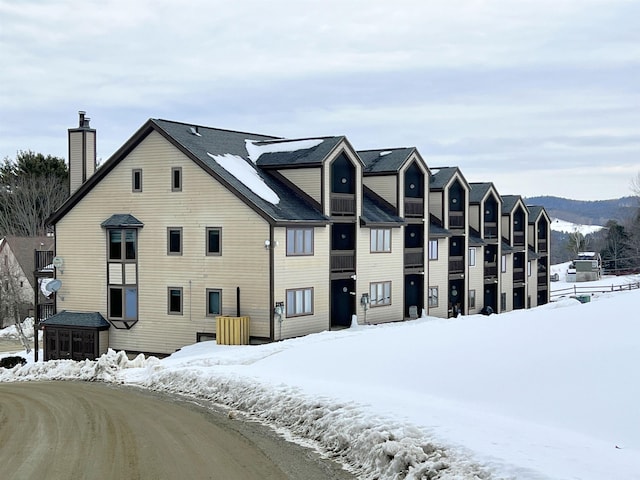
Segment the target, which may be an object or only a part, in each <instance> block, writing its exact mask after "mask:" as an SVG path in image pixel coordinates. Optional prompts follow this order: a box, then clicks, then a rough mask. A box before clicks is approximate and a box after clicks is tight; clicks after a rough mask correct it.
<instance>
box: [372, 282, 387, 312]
mask: <svg viewBox="0 0 640 480" xmlns="http://www.w3.org/2000/svg"><path fill="white" fill-rule="evenodd" d="M369 301H370V305H371V306H372V307H382V306H384V305H391V282H373V283H370V284H369Z"/></svg>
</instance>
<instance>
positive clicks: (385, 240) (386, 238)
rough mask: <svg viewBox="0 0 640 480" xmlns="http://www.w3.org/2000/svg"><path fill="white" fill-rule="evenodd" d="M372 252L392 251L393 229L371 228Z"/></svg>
mask: <svg viewBox="0 0 640 480" xmlns="http://www.w3.org/2000/svg"><path fill="white" fill-rule="evenodd" d="M371 252H372V253H382V252H387V253H388V252H391V229H390V228H372V229H371Z"/></svg>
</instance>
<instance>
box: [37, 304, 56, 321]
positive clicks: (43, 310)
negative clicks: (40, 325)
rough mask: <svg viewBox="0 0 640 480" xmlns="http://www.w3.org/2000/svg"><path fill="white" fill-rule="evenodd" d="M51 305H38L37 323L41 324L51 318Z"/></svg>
mask: <svg viewBox="0 0 640 480" xmlns="http://www.w3.org/2000/svg"><path fill="white" fill-rule="evenodd" d="M54 310H55V308H54V305H53V303H41V304H38V317H37V318H38V322H42V321H43V320H46V319H47V318H49V317H51V316H52V315H53V314H54V313H55V311H54Z"/></svg>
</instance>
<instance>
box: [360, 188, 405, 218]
mask: <svg viewBox="0 0 640 480" xmlns="http://www.w3.org/2000/svg"><path fill="white" fill-rule="evenodd" d="M360 219H361V220H362V223H363V224H364V225H381V224H388V225H404V220H403V219H402V218H401V217H398V216H397V215H396V214H395V212H394V211H393V210H392V209H390V208H389V207H388V206H387V205H385V204H384V203H382V202H380V201H378V199H377V198H376V197H375V196H374V195H371V194H370V193H368V192H367V190H366V189H365V190H364V191H363V194H362V216H361V217H360Z"/></svg>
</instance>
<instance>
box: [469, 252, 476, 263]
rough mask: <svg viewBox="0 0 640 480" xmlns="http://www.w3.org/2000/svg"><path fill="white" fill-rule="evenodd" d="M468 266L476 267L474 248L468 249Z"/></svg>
mask: <svg viewBox="0 0 640 480" xmlns="http://www.w3.org/2000/svg"><path fill="white" fill-rule="evenodd" d="M469 266H470V267H475V266H476V249H475V247H474V248H470V249H469Z"/></svg>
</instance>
